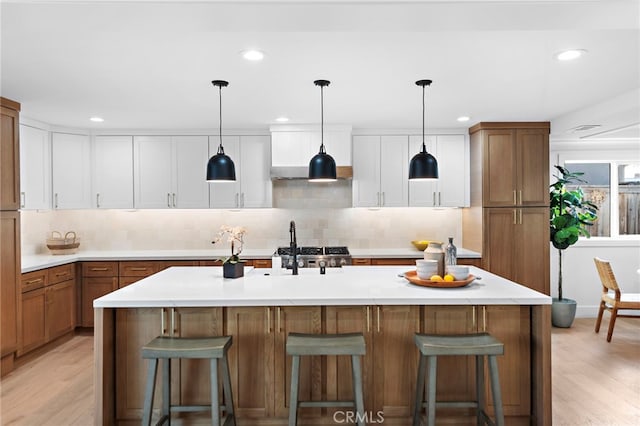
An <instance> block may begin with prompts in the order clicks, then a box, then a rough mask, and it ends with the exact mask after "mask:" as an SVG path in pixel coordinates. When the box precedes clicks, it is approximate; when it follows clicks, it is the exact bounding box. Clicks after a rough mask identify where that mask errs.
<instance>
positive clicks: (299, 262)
mask: <svg viewBox="0 0 640 426" xmlns="http://www.w3.org/2000/svg"><path fill="white" fill-rule="evenodd" d="M298 268H304V260H302V259H300V260H298Z"/></svg>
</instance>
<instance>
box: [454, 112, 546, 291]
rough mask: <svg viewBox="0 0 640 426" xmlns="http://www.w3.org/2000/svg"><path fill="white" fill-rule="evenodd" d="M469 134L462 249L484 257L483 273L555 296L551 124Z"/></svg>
mask: <svg viewBox="0 0 640 426" xmlns="http://www.w3.org/2000/svg"><path fill="white" fill-rule="evenodd" d="M469 133H470V135H471V139H470V143H471V146H470V156H471V207H470V208H469V209H465V211H464V212H463V245H464V246H465V247H466V248H469V249H471V250H475V251H479V252H482V259H483V268H484V269H487V270H488V271H490V272H493V273H495V274H498V275H501V276H503V277H505V278H507V279H510V280H513V281H515V282H517V283H520V284H523V285H526V286H527V287H530V288H532V289H534V290H537V291H540V292H542V293H544V294H550V288H549V123H548V122H518V123H503V122H498V123H478V124H477V125H475V126H473V127H472V128H471V129H469Z"/></svg>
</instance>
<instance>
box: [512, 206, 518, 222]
mask: <svg viewBox="0 0 640 426" xmlns="http://www.w3.org/2000/svg"><path fill="white" fill-rule="evenodd" d="M516 214H517V213H516V209H513V224H514V225H517V224H518V220H517V219H516Z"/></svg>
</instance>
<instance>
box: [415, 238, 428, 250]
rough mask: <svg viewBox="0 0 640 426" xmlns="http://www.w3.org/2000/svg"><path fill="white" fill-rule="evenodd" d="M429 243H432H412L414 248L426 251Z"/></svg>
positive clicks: (424, 241) (421, 241)
mask: <svg viewBox="0 0 640 426" xmlns="http://www.w3.org/2000/svg"><path fill="white" fill-rule="evenodd" d="M429 242H430V241H427V240H413V241H411V244H413V246H414V247H415V248H417V249H418V250H420V251H424V249H426V248H427V246H428V245H429Z"/></svg>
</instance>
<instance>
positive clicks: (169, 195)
mask: <svg viewBox="0 0 640 426" xmlns="http://www.w3.org/2000/svg"><path fill="white" fill-rule="evenodd" d="M167 207H171V193H169V192H167Z"/></svg>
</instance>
